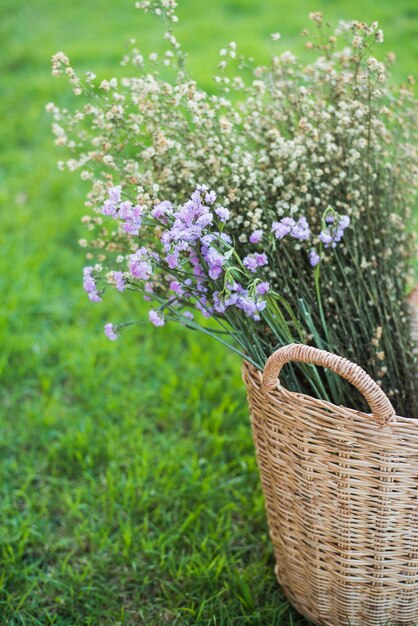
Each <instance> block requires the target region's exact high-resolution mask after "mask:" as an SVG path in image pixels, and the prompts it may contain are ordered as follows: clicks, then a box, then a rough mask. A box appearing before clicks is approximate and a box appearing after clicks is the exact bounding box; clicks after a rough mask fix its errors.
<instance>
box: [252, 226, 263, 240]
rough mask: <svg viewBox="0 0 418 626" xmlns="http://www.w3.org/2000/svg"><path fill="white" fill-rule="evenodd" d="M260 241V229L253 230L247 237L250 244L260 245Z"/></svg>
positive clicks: (261, 233) (261, 235)
mask: <svg viewBox="0 0 418 626" xmlns="http://www.w3.org/2000/svg"><path fill="white" fill-rule="evenodd" d="M262 239H263V231H262V230H260V229H258V230H254V231H253V232H252V233H251V235H250V237H249V241H250V243H260V242H261V240H262Z"/></svg>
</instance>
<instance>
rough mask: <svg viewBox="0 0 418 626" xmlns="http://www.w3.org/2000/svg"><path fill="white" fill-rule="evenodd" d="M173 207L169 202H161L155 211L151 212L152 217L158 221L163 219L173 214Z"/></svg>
mask: <svg viewBox="0 0 418 626" xmlns="http://www.w3.org/2000/svg"><path fill="white" fill-rule="evenodd" d="M172 208H173V205H172V204H171V202H168V200H164V201H163V202H159V203H158V204H156V205H155V207H154V208H153V210H152V211H151V215H152V217H153V218H155V219H156V220H159V219H161V218H162V217H164V216H166V215H168V214H171V212H172Z"/></svg>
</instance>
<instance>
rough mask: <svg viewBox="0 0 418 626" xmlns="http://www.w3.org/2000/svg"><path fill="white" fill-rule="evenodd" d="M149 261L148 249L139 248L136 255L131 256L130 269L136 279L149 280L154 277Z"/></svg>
mask: <svg viewBox="0 0 418 626" xmlns="http://www.w3.org/2000/svg"><path fill="white" fill-rule="evenodd" d="M147 259H148V252H147V250H146V248H139V250H137V251H136V252H135V254H131V255H130V257H129V263H128V267H129V271H130V273H131V274H132V276H133V277H134V278H138V279H139V280H148V278H150V277H151V276H152V266H151V263H150V262H149V261H148V260H147Z"/></svg>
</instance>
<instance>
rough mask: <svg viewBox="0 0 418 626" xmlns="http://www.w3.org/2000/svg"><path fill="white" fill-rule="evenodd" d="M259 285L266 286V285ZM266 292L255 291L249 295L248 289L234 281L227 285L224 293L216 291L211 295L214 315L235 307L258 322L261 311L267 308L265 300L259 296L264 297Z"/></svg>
mask: <svg viewBox="0 0 418 626" xmlns="http://www.w3.org/2000/svg"><path fill="white" fill-rule="evenodd" d="M261 284H264V285H265V286H266V285H268V283H261ZM267 291H268V289H267V290H266V291H264V292H263V288H262V289H261V292H258V291H257V289H256V290H255V293H254V294H253V295H251V294H250V292H249V290H248V289H245V288H244V287H242V285H240V284H239V283H237V282H235V281H234V282H232V283H229V284H228V287H227V289H226V291H225V293H220V292H218V291H215V292H214V293H213V309H214V311H215V312H216V313H221V314H223V313H225V312H226V310H227V309H228V308H230V307H235V308H237V309H240V310H241V311H243V312H244V313H245V315H246V316H247V317H250V318H251V319H253V320H254V321H256V322H258V321H259V320H260V313H261V311H263V310H264V309H265V308H266V306H267V302H266V300H263V299H262V298H260V297H259V296H261V295H264V294H265V293H267ZM262 292H263V293H262Z"/></svg>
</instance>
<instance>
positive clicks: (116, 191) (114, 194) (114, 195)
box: [107, 185, 122, 204]
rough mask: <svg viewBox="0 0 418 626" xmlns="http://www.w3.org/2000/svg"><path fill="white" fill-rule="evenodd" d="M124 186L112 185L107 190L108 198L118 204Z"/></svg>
mask: <svg viewBox="0 0 418 626" xmlns="http://www.w3.org/2000/svg"><path fill="white" fill-rule="evenodd" d="M121 191H122V187H121V186H120V185H116V186H115V187H110V189H109V190H108V192H107V195H108V198H109V200H110V201H111V202H114V203H115V204H118V203H119V202H120V196H121Z"/></svg>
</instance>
